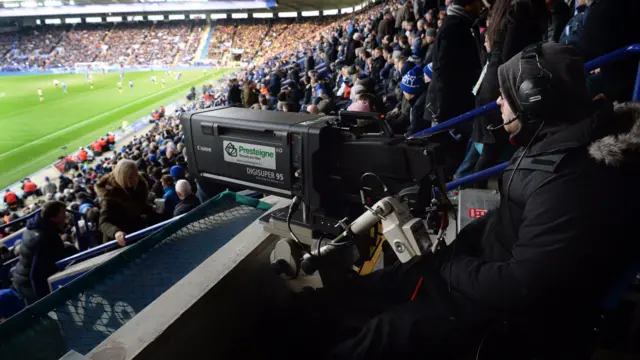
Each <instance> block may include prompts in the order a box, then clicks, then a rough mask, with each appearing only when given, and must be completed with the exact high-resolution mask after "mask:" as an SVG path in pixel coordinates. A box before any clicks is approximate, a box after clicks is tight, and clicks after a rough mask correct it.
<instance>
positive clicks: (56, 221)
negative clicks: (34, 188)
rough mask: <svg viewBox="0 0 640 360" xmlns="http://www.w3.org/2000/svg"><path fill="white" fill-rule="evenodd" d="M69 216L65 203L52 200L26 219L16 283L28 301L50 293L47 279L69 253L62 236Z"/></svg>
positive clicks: (15, 277)
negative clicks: (58, 262)
mask: <svg viewBox="0 0 640 360" xmlns="http://www.w3.org/2000/svg"><path fill="white" fill-rule="evenodd" d="M66 218H67V216H66V206H65V204H64V203H62V202H59V201H49V202H47V203H45V204H44V205H43V206H42V211H41V212H40V213H39V214H36V215H35V216H34V217H33V218H31V219H29V221H28V222H27V230H25V233H24V236H23V239H22V244H21V245H20V261H19V262H18V264H17V265H16V269H15V271H14V272H13V285H14V287H15V288H16V289H17V290H18V292H19V293H20V295H21V296H22V298H23V299H25V301H26V302H27V303H28V304H31V303H33V302H35V301H36V300H38V299H41V298H43V297H44V296H46V295H47V294H49V284H48V282H47V279H48V278H49V276H51V275H53V274H55V273H56V272H57V271H58V269H57V267H56V261H58V260H61V259H63V258H64V257H65V256H66V253H65V246H64V244H63V242H62V238H61V237H60V233H61V232H62V230H63V229H64V226H65V224H66Z"/></svg>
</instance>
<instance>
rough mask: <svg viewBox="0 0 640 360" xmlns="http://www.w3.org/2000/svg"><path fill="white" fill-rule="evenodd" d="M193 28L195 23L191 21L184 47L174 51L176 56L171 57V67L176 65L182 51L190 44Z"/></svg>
mask: <svg viewBox="0 0 640 360" xmlns="http://www.w3.org/2000/svg"><path fill="white" fill-rule="evenodd" d="M195 29H196V26H195V23H194V22H192V23H191V24H190V28H189V34H188V35H187V43H186V44H184V48H182V49H178V51H176V56H174V57H173V62H172V63H171V67H174V66H176V65H177V64H178V62H180V59H181V58H182V55H183V53H184V51H185V50H186V49H188V48H189V44H191V40H192V38H193V32H194V30H195Z"/></svg>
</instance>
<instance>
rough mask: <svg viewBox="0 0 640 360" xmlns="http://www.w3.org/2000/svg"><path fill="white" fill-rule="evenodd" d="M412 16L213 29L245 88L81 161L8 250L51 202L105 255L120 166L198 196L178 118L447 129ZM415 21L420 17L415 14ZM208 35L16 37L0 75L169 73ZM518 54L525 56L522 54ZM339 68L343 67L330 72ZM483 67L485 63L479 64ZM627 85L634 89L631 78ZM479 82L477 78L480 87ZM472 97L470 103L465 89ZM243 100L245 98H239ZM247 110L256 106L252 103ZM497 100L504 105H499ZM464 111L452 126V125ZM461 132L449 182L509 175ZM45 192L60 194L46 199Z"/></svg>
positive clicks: (211, 97) (212, 97) (233, 86)
mask: <svg viewBox="0 0 640 360" xmlns="http://www.w3.org/2000/svg"><path fill="white" fill-rule="evenodd" d="M407 9H408V8H407V7H406V6H404V5H402V4H396V3H393V2H391V3H390V4H382V5H377V6H374V7H370V8H367V9H365V10H364V11H362V12H360V13H357V14H354V15H343V16H336V17H333V18H331V17H324V18H322V19H296V20H286V19H282V20H276V21H270V22H269V23H265V24H242V23H241V24H233V25H229V24H216V25H215V27H214V30H213V36H212V37H211V39H210V46H209V50H208V54H207V56H208V58H209V59H212V60H214V61H216V63H217V64H218V65H224V64H225V63H226V62H227V61H228V60H229V59H231V58H232V57H231V55H232V49H241V50H242V51H243V53H242V54H243V55H242V56H241V59H242V61H243V62H246V63H248V65H247V66H246V67H245V68H243V69H242V71H240V72H239V73H238V74H237V78H236V79H234V80H232V81H229V82H228V83H226V84H224V85H223V86H212V85H209V86H204V87H203V89H202V91H199V92H196V91H195V90H192V92H191V93H190V94H189V97H188V98H189V100H188V101H186V102H184V104H183V105H182V106H181V107H180V108H179V109H178V111H177V113H176V114H165V113H162V114H161V115H160V114H158V116H157V118H155V119H154V120H155V124H154V126H153V128H152V129H151V130H150V131H149V132H147V133H145V134H143V135H139V136H137V137H136V138H134V139H133V140H132V141H131V142H129V143H127V144H125V145H122V146H121V145H119V144H118V146H114V144H106V146H107V148H108V149H109V150H108V151H105V150H103V151H102V152H103V153H104V155H103V156H96V158H95V160H94V161H92V162H91V161H88V160H84V159H80V158H79V157H80V155H79V154H75V155H74V157H72V159H71V160H70V161H69V162H68V163H69V164H70V166H69V167H68V171H66V174H63V175H61V176H60V178H59V179H57V180H54V181H52V184H53V185H52V186H51V185H50V184H48V183H47V184H37V185H38V188H39V189H40V190H41V191H42V192H43V196H42V197H40V198H39V199H38V201H36V202H35V204H34V205H30V206H27V207H22V206H19V205H18V206H17V207H15V208H13V209H7V210H5V211H4V213H3V214H2V215H3V219H2V220H0V225H2V224H3V223H4V224H10V226H6V225H5V226H3V227H2V233H0V241H1V240H2V239H3V238H5V239H6V238H8V237H9V236H11V235H12V234H14V233H17V232H19V231H21V229H22V228H23V227H24V225H25V222H24V221H22V220H19V219H20V216H21V215H28V214H31V213H34V212H36V211H38V208H39V206H41V205H42V202H43V201H44V200H50V199H55V200H58V201H63V202H64V203H65V204H66V205H67V208H68V210H70V211H71V212H72V213H71V214H74V212H79V213H81V214H84V215H85V216H86V220H83V222H82V224H81V226H78V223H77V219H75V221H74V217H73V216H69V218H68V219H67V224H66V228H65V231H64V232H65V234H66V235H67V237H66V238H64V240H65V241H66V242H67V244H68V245H67V246H68V247H70V248H76V249H80V248H81V246H80V245H79V243H80V242H81V241H85V240H84V239H85V238H86V237H87V236H88V237H89V240H88V246H96V245H99V244H102V243H103V242H104V241H105V240H109V239H111V238H112V237H113V236H110V237H108V239H107V238H105V237H104V236H103V235H102V234H101V226H100V211H101V210H100V208H101V200H103V199H101V198H100V194H98V192H97V191H96V189H95V188H94V185H95V184H96V183H97V182H98V181H100V178H101V177H103V176H105V175H107V174H109V173H110V172H111V171H112V170H113V168H114V166H115V165H116V164H117V163H118V162H120V161H122V160H132V161H134V162H135V164H136V168H137V169H138V170H139V172H140V174H141V175H140V176H141V177H142V179H144V182H145V183H146V184H148V191H149V197H148V204H149V205H152V204H154V205H156V204H157V205H160V204H162V205H166V204H167V203H168V202H169V201H173V200H174V199H172V196H173V194H172V193H173V191H174V190H172V188H171V184H170V182H172V181H173V182H176V181H178V180H187V181H188V182H189V183H190V185H191V187H192V188H193V189H194V190H193V191H194V193H195V192H196V191H197V190H196V189H198V186H197V184H196V182H195V179H191V178H189V176H188V174H187V173H186V167H187V159H186V158H185V155H184V152H183V151H184V142H183V141H184V134H183V133H182V129H181V126H180V123H179V121H178V117H177V116H178V115H179V114H180V113H182V112H186V111H193V110H199V109H205V108H209V107H213V106H218V105H234V106H242V105H244V106H246V107H251V108H255V109H262V110H265V111H284V112H309V113H313V114H316V113H325V114H337V113H338V112H339V111H341V110H347V109H348V110H355V111H367V112H368V111H374V112H380V113H384V114H385V117H386V118H387V119H388V121H389V122H390V124H391V125H392V127H393V128H394V130H396V131H397V132H398V133H402V134H406V135H407V136H410V135H412V134H415V133H418V132H420V131H427V132H428V130H425V129H427V128H429V127H431V126H432V125H433V126H438V123H439V120H443V121H444V120H447V119H436V118H433V117H429V114H428V113H427V112H428V110H430V108H428V105H430V104H428V101H426V100H425V99H424V98H425V97H427V96H429V91H431V90H430V89H431V88H430V85H429V81H431V79H430V78H428V79H426V80H425V77H424V76H425V73H424V71H426V68H427V64H429V63H430V62H431V59H430V58H429V54H430V52H429V51H433V48H431V47H432V46H433V45H432V44H431V43H429V42H428V41H427V34H428V33H429V29H433V31H436V29H435V28H436V27H437V25H435V24H433V23H430V25H425V27H423V28H420V26H417V23H415V22H414V21H408V22H407V21H405V22H404V24H402V25H401V26H400V27H399V26H398V24H399V23H398V19H408V17H407V16H409V14H407V13H406V11H407ZM409 12H411V13H412V12H413V10H409ZM383 16H389V17H390V21H391V22H393V24H390V25H391V26H389V28H391V29H392V30H393V28H394V27H395V28H397V29H398V30H400V31H399V32H398V34H396V35H395V36H389V37H386V36H382V37H380V38H377V36H376V35H378V32H379V31H380V30H383V28H384V27H385V26H386V25H384V26H383V24H382V22H383V21H385V20H387V19H385V18H383ZM444 16H451V15H446V14H444ZM410 17H413V19H414V20H415V18H419V19H422V18H423V17H424V20H423V23H426V22H427V17H426V16H423V14H412V15H411V16H410ZM394 18H395V19H394ZM394 20H395V22H394ZM400 23H402V22H400ZM443 24H446V23H444V22H443ZM443 26H444V25H443ZM400 28H401V29H400ZM440 28H442V27H440ZM203 29H204V24H203V23H198V22H192V21H185V22H169V23H133V24H132V23H121V24H117V25H115V26H111V25H95V26H93V25H78V26H75V27H73V28H72V29H68V30H66V31H65V30H63V29H60V28H48V27H44V28H38V30H27V31H25V32H23V33H21V34H20V35H19V36H16V37H14V36H13V35H0V51H1V52H2V54H3V56H4V58H3V65H7V64H12V63H25V62H26V63H28V64H30V66H35V65H38V66H67V67H68V66H71V65H72V64H73V63H75V62H90V61H104V62H109V63H125V64H127V65H169V64H172V63H173V62H174V61H175V60H176V58H177V57H179V61H181V62H189V61H191V60H193V58H194V55H195V51H196V49H197V48H198V41H199V40H200V38H201V35H202V31H203ZM384 30H386V28H385V29H384ZM407 34H408V35H407ZM483 34H486V26H483ZM389 35H391V34H389ZM540 35H542V34H540ZM485 36H486V35H485ZM292 39H295V41H292ZM409 39H412V40H413V41H409ZM487 47H488V48H487V49H482V51H480V54H478V55H479V59H478V61H475V59H462V62H461V63H460V64H462V65H466V64H468V65H469V67H472V66H473V67H478V69H477V70H478V71H477V73H478V74H476V75H480V71H479V70H480V69H481V68H482V66H481V65H484V60H485V59H487V61H489V62H488V63H489V64H490V60H488V59H489V57H488V53H490V51H491V49H490V47H491V45H490V41H488V42H487ZM476 50H477V49H476ZM521 50H522V49H517V51H516V53H517V52H520V51H521ZM600 55H604V54H600ZM331 57H334V58H335V59H336V60H335V61H329V58H331ZM480 58H482V59H483V61H482V62H480ZM465 61H466V62H465ZM472 61H475V62H474V63H472ZM310 64H311V65H310ZM460 64H458V65H460ZM294 66H299V68H296V67H294ZM308 67H309V69H308V70H310V71H309V72H306V73H305V72H304V69H305V68H308ZM423 69H424V70H423ZM496 71H497V68H496ZM595 75H596V74H591V75H588V76H595ZM626 75H628V77H629V78H631V79H633V78H634V74H631V73H630V74H626ZM407 76H408V77H412V78H413V79H414V80H415V83H416V84H418V85H419V86H416V87H417V88H418V89H414V88H413V87H414V82H413V81H412V82H411V84H409V83H408V81H407V80H406V79H407ZM481 79H482V78H481ZM237 80H240V83H238V81H237ZM476 80H477V76H476V77H475V78H474V79H473V81H474V82H475V81H476ZM440 81H442V80H440ZM253 82H258V83H259V84H260V85H259V86H258V87H257V88H255V89H254V88H253V87H252V86H251V84H252V83H253ZM425 82H426V83H425ZM440 85H442V84H440ZM413 91H416V92H413ZM464 91H466V92H469V91H468V89H466V88H465V90H464ZM594 91H595V90H594ZM241 92H242V96H240V95H239V94H240V93H241ZM408 95H412V96H408ZM594 95H595V94H594ZM414 96H415V99H422V100H421V101H422V102H420V103H419V104H418V105H416V104H417V103H418V101H416V100H412V99H414ZM250 98H254V99H255V100H254V101H253V102H252V103H248V101H249V100H248V99H250ZM489 100H490V101H493V100H495V96H494V98H493V99H489ZM611 100H618V99H611ZM621 100H624V99H621ZM475 101H476V102H478V103H477V104H475V105H477V106H484V105H487V104H489V105H491V104H490V101H487V102H484V103H481V102H479V100H478V98H475ZM441 105H442V104H441ZM456 105H458V104H456ZM418 107H421V108H420V109H418ZM443 107H444V105H443ZM487 109H489V110H492V109H493V110H494V111H495V107H492V108H484V109H483V111H482V113H485V112H486V111H485V110H487ZM465 111H466V110H464V111H460V112H459V113H452V114H450V115H452V116H451V117H455V116H456V115H460V114H461V113H464V112H465ZM478 114H479V113H478ZM478 114H476V115H478ZM494 114H495V112H494ZM418 116H419V118H417V117H418ZM487 117H488V116H487ZM468 118H475V116H474V117H468ZM500 122H501V120H500ZM468 124H470V123H469V122H468ZM473 126H475V127H477V126H479V125H476V124H474V125H473ZM482 127H483V129H484V128H486V124H485V123H482ZM435 128H438V127H435ZM443 128H444V127H443ZM447 128H448V126H447ZM438 129H440V128H438ZM456 130H458V131H459V132H461V133H462V134H454V137H456V136H460V138H462V139H464V140H463V141H462V142H461V143H460V144H457V143H456V146H457V147H458V148H460V149H456V150H455V151H452V152H455V153H456V154H457V155H461V156H452V158H454V159H455V162H454V167H453V168H451V169H448V173H447V175H448V176H449V178H451V179H457V180H459V179H460V177H463V178H464V176H466V175H469V174H471V173H472V172H473V171H472V169H476V170H484V169H486V168H489V167H490V166H495V165H497V164H500V160H503V159H504V157H500V156H497V157H495V158H493V159H492V160H491V161H489V163H488V164H484V165H483V166H484V167H483V168H482V169H480V168H479V167H478V163H479V162H480V154H474V151H473V148H472V147H474V143H478V144H481V143H483V140H481V139H478V138H477V137H476V136H475V135H472V134H471V132H472V129H471V126H469V127H467V128H456ZM476 130H478V131H480V130H479V129H477V128H476ZM101 140H105V142H108V136H107V137H106V139H100V140H97V141H98V142H100V141H101ZM501 140H502V141H503V143H501V145H502V146H503V148H501V149H500V150H505V151H506V152H507V153H509V150H511V153H512V152H513V150H514V149H513V146H511V145H510V144H508V143H507V142H506V139H501ZM496 141H497V140H496ZM484 142H486V141H484ZM486 143H487V144H492V143H491V142H486ZM467 144H469V145H467ZM87 151H89V152H90V151H91V150H89V149H88V150H87ZM470 154H472V155H475V158H473V156H471V159H469V157H470ZM82 156H83V157H84V156H85V155H82ZM89 157H91V156H89ZM501 166H502V167H501V168H500V167H498V168H491V169H493V170H492V171H493V173H492V174H495V171H496V169H504V165H501ZM454 173H455V175H454ZM474 179H479V177H478V178H474ZM167 184H169V185H167ZM450 185H451V186H450V187H449V188H448V189H449V190H451V189H452V188H454V187H457V186H459V185H469V184H465V181H454V182H452V183H450ZM481 186H484V184H481ZM47 187H49V188H55V189H54V191H53V192H51V193H49V192H48V191H47V190H46V188H47ZM201 195H204V194H201ZM3 196H4V194H3ZM172 215H173V213H172V212H169V213H166V212H165V213H162V212H161V214H159V215H158V218H157V219H154V222H158V221H161V220H166V219H168V218H171V216H172ZM19 245H20V244H19V243H18V244H16V246H14V249H13V252H12V253H11V254H9V255H6V257H4V258H3V261H9V260H11V259H13V258H14V257H15V256H16V255H18V254H19Z"/></svg>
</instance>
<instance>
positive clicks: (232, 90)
mask: <svg viewBox="0 0 640 360" xmlns="http://www.w3.org/2000/svg"><path fill="white" fill-rule="evenodd" d="M227 100H228V101H229V105H237V104H242V92H241V91H240V87H239V86H238V79H231V81H230V82H229V92H228V94H227Z"/></svg>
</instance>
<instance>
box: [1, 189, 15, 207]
mask: <svg viewBox="0 0 640 360" xmlns="http://www.w3.org/2000/svg"><path fill="white" fill-rule="evenodd" d="M4 202H5V203H7V205H12V204H15V203H17V202H18V196H17V195H16V193H14V192H13V191H7V192H6V193H4Z"/></svg>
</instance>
